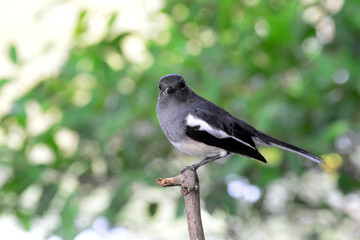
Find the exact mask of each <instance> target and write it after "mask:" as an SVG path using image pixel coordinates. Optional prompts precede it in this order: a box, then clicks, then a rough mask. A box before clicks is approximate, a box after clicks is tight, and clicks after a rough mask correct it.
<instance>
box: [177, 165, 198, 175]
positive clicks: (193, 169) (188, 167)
mask: <svg viewBox="0 0 360 240" xmlns="http://www.w3.org/2000/svg"><path fill="white" fill-rule="evenodd" d="M198 168H199V166H197V164H193V165H191V166H186V167H184V168H183V169H182V170H181V171H180V174H183V173H184V172H185V171H186V170H189V169H190V170H191V171H194V172H196V170H197V169H198Z"/></svg>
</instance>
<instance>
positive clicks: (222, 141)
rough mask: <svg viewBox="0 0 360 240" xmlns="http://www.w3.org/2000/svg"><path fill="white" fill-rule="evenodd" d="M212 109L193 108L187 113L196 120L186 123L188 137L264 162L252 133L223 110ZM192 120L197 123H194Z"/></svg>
mask: <svg viewBox="0 0 360 240" xmlns="http://www.w3.org/2000/svg"><path fill="white" fill-rule="evenodd" d="M216 107H217V106H216ZM217 108H219V107H217ZM220 109H221V108H220ZM212 110H214V111H212V112H210V111H208V110H206V109H200V108H195V109H194V110H193V111H191V112H190V113H189V115H191V116H192V117H195V118H197V121H193V122H192V123H189V122H187V123H186V131H185V132H186V135H187V136H188V137H190V138H192V139H193V140H195V141H198V142H203V143H205V144H207V145H210V146H215V147H219V148H222V149H225V150H227V151H229V152H232V153H238V154H241V155H244V156H247V157H249V158H254V159H257V160H260V161H262V162H265V163H266V160H265V158H264V157H263V156H262V155H261V154H260V153H259V152H258V150H257V148H256V146H255V143H254V141H253V139H252V137H253V136H254V135H253V134H252V133H251V132H250V131H248V130H247V129H246V128H243V127H242V126H241V125H240V124H239V122H238V121H237V120H236V119H234V118H233V117H232V116H231V115H230V114H229V113H228V112H226V111H225V110H223V109H221V110H219V109H212ZM189 115H188V116H189ZM194 122H196V123H199V124H194ZM206 124H207V125H206ZM204 126H205V127H204Z"/></svg>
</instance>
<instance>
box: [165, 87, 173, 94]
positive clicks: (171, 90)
mask: <svg viewBox="0 0 360 240" xmlns="http://www.w3.org/2000/svg"><path fill="white" fill-rule="evenodd" d="M164 92H165V93H167V94H170V93H174V92H175V89H173V88H171V87H167V88H166V89H165V91H164Z"/></svg>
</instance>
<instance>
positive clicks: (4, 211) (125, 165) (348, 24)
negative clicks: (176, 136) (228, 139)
mask: <svg viewBox="0 0 360 240" xmlns="http://www.w3.org/2000/svg"><path fill="white" fill-rule="evenodd" d="M359 9H360V2H359V1H358V0H347V1H344V0H295V1H285V0H270V1H260V0H240V1H239V0H238V1H235V0H224V1H204V0H196V1H179V0H174V1H164V0H152V1H150V0H133V1H125V0H122V1H116V0H106V1H85V0H83V1H81V0H70V1H52V0H33V1H25V0H14V1H2V2H1V3H0V31H1V37H0V186H1V191H0V212H1V213H0V229H1V239H16V240H18V239H47V240H61V239H63V240H67V239H76V240H83V239H90V240H92V239H141V240H148V239H175V240H176V239H187V227H186V218H185V216H184V203H183V197H182V196H181V194H180V190H179V189H177V188H167V189H162V188H159V187H157V186H156V182H155V180H156V178H157V177H170V176H175V175H177V173H178V172H179V170H180V169H182V168H183V167H184V166H185V165H189V164H192V163H194V162H195V161H198V159H196V158H194V157H190V156H187V155H185V154H182V153H180V152H179V151H178V150H176V149H174V147H172V146H171V144H170V143H169V142H168V141H167V140H166V138H165V136H164V134H163V133H162V131H161V129H160V127H159V125H158V122H157V118H156V115H155V106H156V101H157V94H158V93H157V91H158V86H157V83H158V80H159V78H160V77H161V76H163V75H165V74H169V73H177V74H181V75H183V76H184V78H185V79H186V80H187V82H188V84H189V85H190V87H191V88H192V89H193V90H194V91H195V92H197V93H198V94H200V95H201V96H203V97H205V98H207V99H209V100H211V101H213V102H215V103H217V104H218V105H220V106H221V107H223V108H225V109H227V110H228V111H230V112H231V113H233V115H235V116H237V117H240V118H242V119H244V120H246V121H248V122H249V123H251V124H252V125H254V126H256V127H257V128H258V129H259V130H262V131H264V132H266V133H268V134H271V135H273V136H275V137H278V138H280V139H283V140H286V141H289V142H291V143H293V144H295V145H299V146H301V147H303V148H305V149H308V150H309V151H312V152H314V153H315V154H318V155H321V156H322V157H323V158H324V159H325V162H326V163H327V164H326V165H321V166H319V165H317V164H315V163H312V162H310V161H309V160H306V159H304V158H302V157H300V156H298V155H296V154H292V153H286V152H284V151H282V150H279V149H275V148H262V149H261V152H262V153H263V155H264V156H265V157H266V158H267V159H268V164H267V165H265V164H262V163H258V162H256V161H254V160H250V159H247V158H244V157H241V156H232V157H230V158H229V159H226V160H220V161H217V162H214V163H211V164H208V165H207V166H205V167H203V168H202V169H200V170H199V176H200V181H201V199H202V207H203V223H204V229H205V235H206V237H207V239H253V240H256V239H277V240H279V239H293V240H297V239H313V240H316V239H319V240H320V239H321V240H325V239H326V240H331V239H334V240H335V239H336V240H342V239H351V240H353V239H357V238H360V191H359V186H360V174H359V171H360V98H359V97H360V79H359V78H360V65H359V62H360V16H359V11H358V10H359Z"/></svg>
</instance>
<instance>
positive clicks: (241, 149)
mask: <svg viewBox="0 0 360 240" xmlns="http://www.w3.org/2000/svg"><path fill="white" fill-rule="evenodd" d="M185 133H186V135H187V136H188V137H190V138H192V139H193V140H195V141H198V142H202V143H205V144H207V145H210V146H214V147H219V148H222V149H224V150H226V151H229V152H232V153H238V154H241V155H244V156H247V157H250V158H254V159H257V160H259V161H262V162H264V163H266V159H265V158H264V157H263V156H262V155H261V154H260V153H259V152H258V151H257V150H256V149H253V148H251V147H248V146H246V145H244V144H242V143H241V142H239V141H236V140H235V139H233V138H221V139H219V138H217V137H214V136H213V135H211V134H209V133H208V132H206V131H201V130H199V126H195V127H189V126H188V127H187V128H186V132H185Z"/></svg>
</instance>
